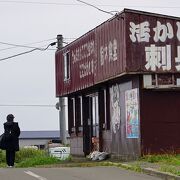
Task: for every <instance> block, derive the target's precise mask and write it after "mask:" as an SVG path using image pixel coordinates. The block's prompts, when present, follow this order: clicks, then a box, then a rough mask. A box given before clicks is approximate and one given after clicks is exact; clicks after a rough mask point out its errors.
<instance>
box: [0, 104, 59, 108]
mask: <svg viewBox="0 0 180 180" xmlns="http://www.w3.org/2000/svg"><path fill="white" fill-rule="evenodd" d="M0 107H56V105H52V104H0Z"/></svg>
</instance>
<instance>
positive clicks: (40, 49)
mask: <svg viewBox="0 0 180 180" xmlns="http://www.w3.org/2000/svg"><path fill="white" fill-rule="evenodd" d="M55 44H56V42H53V43H51V44H49V45H48V46H47V47H46V48H34V49H32V50H30V51H25V52H22V53H19V54H15V55H12V56H8V57H5V58H1V59H0V61H4V60H7V59H11V58H14V57H17V56H21V55H23V54H27V53H31V52H33V51H36V50H39V51H45V50H47V49H48V48H49V46H54V45H55Z"/></svg>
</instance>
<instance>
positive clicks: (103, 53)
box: [56, 10, 180, 96]
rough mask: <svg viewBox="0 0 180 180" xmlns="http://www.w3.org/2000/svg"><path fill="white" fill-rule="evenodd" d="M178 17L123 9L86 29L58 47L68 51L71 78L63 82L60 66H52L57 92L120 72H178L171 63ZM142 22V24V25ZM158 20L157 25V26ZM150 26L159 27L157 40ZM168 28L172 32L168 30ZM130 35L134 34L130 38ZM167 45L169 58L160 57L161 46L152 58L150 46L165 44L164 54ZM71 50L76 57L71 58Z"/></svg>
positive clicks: (178, 33) (176, 42)
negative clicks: (71, 41) (54, 71)
mask: <svg viewBox="0 0 180 180" xmlns="http://www.w3.org/2000/svg"><path fill="white" fill-rule="evenodd" d="M178 21H180V18H173V17H168V16H162V15H157V14H152V13H145V12H140V11H132V10H125V11H124V12H122V13H121V14H120V15H119V16H116V17H114V18H112V19H110V20H108V21H106V22H105V23H103V24H101V25H100V26H98V27H96V28H95V29H93V30H91V31H89V32H88V33H87V34H85V35H84V36H82V37H81V38H79V39H78V40H76V41H74V42H73V43H71V44H70V45H68V46H67V47H65V48H64V49H63V50H62V51H63V52H64V51H66V50H67V49H68V50H70V53H71V59H72V61H71V79H70V81H68V82H64V80H63V76H61V77H57V76H60V75H63V73H62V72H63V67H61V68H56V69H57V71H56V77H57V78H56V79H57V80H58V82H57V84H56V85H57V92H58V94H57V96H59V95H65V94H68V93H71V92H75V91H78V90H81V89H85V88H87V87H90V86H92V85H94V84H98V83H100V82H103V81H106V80H108V79H109V78H113V77H116V76H118V75H120V74H122V73H124V72H127V73H129V72H135V73H142V72H156V73H162V72H163V73H165V72H178V71H177V69H176V67H175V65H179V63H177V62H176V63H175V58H176V57H178V56H180V52H179V54H178V51H177V46H178V45H180V25H179V28H178V26H177V24H176V23H177V22H178ZM143 23H146V25H145V26H144V24H143ZM158 23H159V24H160V26H159V27H158V28H157V24H158ZM138 28H139V29H138ZM154 28H156V30H157V29H159V33H158V34H159V39H158V41H157V42H156V41H155V40H154V38H155V35H157V34H156V31H155V29H154ZM162 29H163V30H162ZM171 29H172V32H173V36H171V34H170V31H171ZM164 33H165V40H164V41H163V42H162V40H160V38H161V35H162V34H164ZM131 36H133V37H134V41H133V40H132V39H131V38H130V37H131ZM138 36H139V39H138ZM178 38H179V39H178ZM91 43H93V44H91ZM91 45H92V46H93V48H92V47H91ZM167 45H168V46H169V47H170V46H171V47H170V53H171V54H170V59H163V58H162V57H163V54H162V50H156V52H155V54H154V55H155V57H154V59H153V58H152V57H153V56H154V55H153V54H152V51H153V50H152V46H154V47H155V48H159V49H163V48H165V54H164V56H165V58H167V49H168V48H167ZM91 48H92V49H91ZM147 48H149V50H147ZM145 49H146V50H145ZM91 50H92V51H91ZM90 51H91V53H90ZM74 53H75V57H76V58H77V59H76V60H75V61H74V60H73V57H74ZM89 53H90V54H89ZM148 54H149V55H150V56H149V59H148V58H147V55H148ZM56 57H57V58H58V59H59V60H61V59H62V58H63V57H62V52H58V56H56ZM157 57H158V58H159V59H157ZM57 61H58V60H57ZM57 61H56V63H57V66H59V64H60V65H62V62H61V63H59V62H57ZM168 63H170V66H169V68H167V67H168V66H167V64H168ZM153 64H155V65H153ZM148 65H149V67H148ZM152 66H154V69H153V68H152ZM163 68H164V69H163ZM179 68H180V67H179ZM58 71H61V72H58ZM179 71H180V70H179ZM59 84H61V86H62V87H60V85H59Z"/></svg>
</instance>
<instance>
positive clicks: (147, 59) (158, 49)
mask: <svg viewBox="0 0 180 180" xmlns="http://www.w3.org/2000/svg"><path fill="white" fill-rule="evenodd" d="M125 18H126V54H127V57H126V62H127V69H126V70H127V71H128V72H133V71H134V72H156V73H162V72H163V73H166V72H178V71H180V69H179V57H180V54H179V53H180V49H178V46H179V45H180V18H175V17H169V16H163V15H157V14H151V13H145V12H139V13H138V12H134V11H130V10H129V11H127V12H126V13H125Z"/></svg>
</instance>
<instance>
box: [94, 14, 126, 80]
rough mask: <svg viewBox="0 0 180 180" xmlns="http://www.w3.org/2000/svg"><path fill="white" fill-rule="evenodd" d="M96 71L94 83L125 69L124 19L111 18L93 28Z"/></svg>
mask: <svg viewBox="0 0 180 180" xmlns="http://www.w3.org/2000/svg"><path fill="white" fill-rule="evenodd" d="M95 31H96V44H97V60H96V61H97V68H96V69H97V71H96V74H95V83H98V82H102V81H105V80H107V79H109V78H112V77H115V76H116V75H118V74H121V73H122V72H124V71H125V64H126V63H125V58H124V52H125V36H124V19H123V18H121V17H119V18H113V19H111V20H109V21H106V22H105V23H103V24H102V25H100V26H99V27H97V28H96V29H95Z"/></svg>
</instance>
